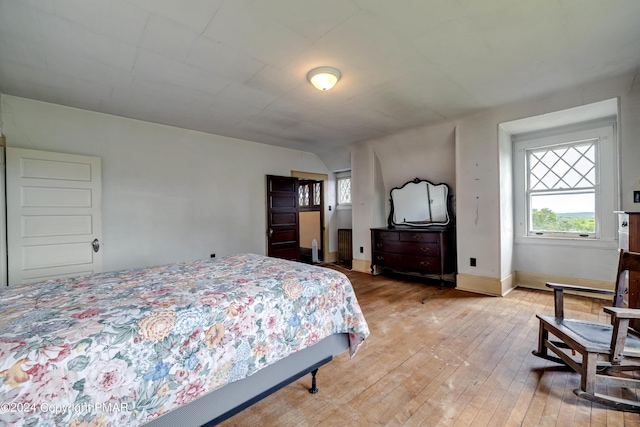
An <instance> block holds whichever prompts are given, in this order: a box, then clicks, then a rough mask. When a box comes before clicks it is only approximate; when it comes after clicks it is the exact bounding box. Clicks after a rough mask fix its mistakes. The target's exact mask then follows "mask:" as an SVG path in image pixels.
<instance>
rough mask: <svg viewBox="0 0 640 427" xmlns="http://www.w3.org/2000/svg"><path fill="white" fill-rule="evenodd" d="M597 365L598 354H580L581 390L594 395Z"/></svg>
mask: <svg viewBox="0 0 640 427" xmlns="http://www.w3.org/2000/svg"><path fill="white" fill-rule="evenodd" d="M597 367H598V356H597V355H596V354H594V353H588V352H586V353H585V354H583V355H582V369H581V370H580V371H581V372H580V388H581V391H583V392H585V393H588V394H591V395H595V393H596V373H597V372H596V369H597ZM576 394H577V393H576Z"/></svg>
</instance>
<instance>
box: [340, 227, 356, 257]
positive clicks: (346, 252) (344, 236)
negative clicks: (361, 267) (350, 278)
mask: <svg viewBox="0 0 640 427" xmlns="http://www.w3.org/2000/svg"><path fill="white" fill-rule="evenodd" d="M352 258H353V245H352V243H351V229H350V228H349V229H347V228H341V229H339V230H338V261H340V262H346V263H347V264H351V259H352Z"/></svg>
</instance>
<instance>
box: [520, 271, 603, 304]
mask: <svg viewBox="0 0 640 427" xmlns="http://www.w3.org/2000/svg"><path fill="white" fill-rule="evenodd" d="M515 273H516V284H517V286H520V287H523V288H529V289H540V290H544V291H551V289H549V288H547V287H546V286H545V283H547V282H554V283H565V284H567V285H574V286H586V287H589V288H597V289H607V290H610V291H612V290H613V289H614V288H615V283H614V282H608V281H605V280H593V279H580V278H577V277H567V276H556V275H553V274H541V273H529V272H526V271H516V272H515ZM567 293H573V294H576V295H582V296H587V297H591V298H602V299H611V296H610V295H602V294H591V293H584V292H567Z"/></svg>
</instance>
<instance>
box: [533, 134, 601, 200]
mask: <svg viewBox="0 0 640 427" xmlns="http://www.w3.org/2000/svg"><path fill="white" fill-rule="evenodd" d="M595 156H596V149H595V142H593V141H590V142H586V143H581V144H576V145H571V146H569V147H567V146H564V147H555V148H550V149H542V150H535V151H531V152H530V153H529V188H530V189H531V190H560V189H574V188H587V187H593V186H595V162H596V160H595Z"/></svg>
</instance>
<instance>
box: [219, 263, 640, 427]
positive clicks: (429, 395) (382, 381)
mask: <svg viewBox="0 0 640 427" xmlns="http://www.w3.org/2000/svg"><path fill="white" fill-rule="evenodd" d="M343 271H344V272H345V273H346V274H347V275H348V276H349V278H350V279H351V282H352V283H353V286H354V288H355V291H356V295H357V297H358V300H359V302H360V305H361V307H362V310H363V312H364V314H365V317H366V319H367V322H368V324H369V328H370V330H371V335H370V337H369V338H368V339H367V340H366V341H365V343H364V344H363V346H362V347H361V349H360V350H359V352H358V353H357V354H356V356H355V357H354V358H353V359H349V356H348V354H346V353H345V354H341V355H340V356H338V357H336V358H334V360H333V361H332V362H330V363H329V364H327V365H326V366H324V367H323V368H320V371H319V373H318V388H319V389H320V392H319V393H318V394H315V395H312V394H309V393H308V392H307V389H308V388H309V387H310V384H311V380H310V376H306V377H304V378H302V379H300V380H298V381H297V382H294V383H292V384H290V385H289V386H287V387H285V388H283V389H281V390H280V391H278V392H276V393H274V394H273V395H271V396H269V397H267V398H266V399H264V400H262V401H260V402H258V403H257V404H255V405H254V406H252V407H250V408H248V409H246V410H245V411H243V412H241V413H240V414H238V415H236V416H234V417H232V418H230V419H229V420H227V421H226V422H225V423H224V424H223V425H225V426H254V425H255V426H257V425H260V426H332V425H335V426H378V425H382V426H418V425H423V426H440V425H447V426H473V427H479V426H503V425H504V426H563V427H564V426H606V425H607V426H640V415H638V414H630V413H624V412H618V411H613V410H608V409H605V408H604V407H602V406H599V405H597V404H592V403H590V402H588V401H586V400H583V399H580V398H578V397H577V396H576V395H575V394H574V393H573V390H574V389H575V388H577V387H578V386H579V377H578V375H577V374H575V373H573V372H571V371H567V370H563V369H559V368H558V366H557V365H556V364H554V363H552V362H548V361H545V360H543V359H540V358H537V357H535V356H533V355H532V354H531V351H532V350H533V349H534V348H535V347H536V344H537V334H538V323H537V319H536V318H535V315H536V314H538V313H547V314H552V313H553V298H552V294H551V293H548V292H544V291H534V290H527V289H521V288H518V289H516V290H514V291H513V292H511V293H510V294H509V295H508V296H506V297H504V298H496V297H487V296H482V295H477V294H471V293H467V292H463V291H458V290H455V289H446V288H445V289H442V290H441V289H440V288H439V287H437V286H431V285H425V284H421V283H412V282H406V281H402V280H398V279H391V278H388V277H384V276H375V277H373V276H371V275H368V274H363V273H355V272H349V271H347V270H343ZM422 300H424V304H422V303H421V301H422ZM603 304H604V301H603V300H599V299H589V298H585V297H574V296H567V297H565V316H566V317H574V318H584V319H598V318H599V319H601V320H602V321H607V320H606V319H607V318H606V317H605V315H604V313H603V312H602V306H603Z"/></svg>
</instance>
